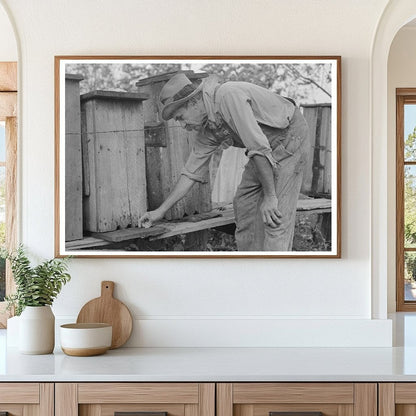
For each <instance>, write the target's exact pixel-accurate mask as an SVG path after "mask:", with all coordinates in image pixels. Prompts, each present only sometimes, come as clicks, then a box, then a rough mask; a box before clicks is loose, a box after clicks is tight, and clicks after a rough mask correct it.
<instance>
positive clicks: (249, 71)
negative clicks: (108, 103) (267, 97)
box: [66, 63, 332, 104]
mask: <svg viewBox="0 0 416 416" xmlns="http://www.w3.org/2000/svg"><path fill="white" fill-rule="evenodd" d="M190 69H192V70H194V71H195V72H207V73H208V74H216V75H218V76H219V78H220V79H221V80H222V81H246V82H252V83H254V84H257V85H260V86H262V87H265V88H268V89H271V90H272V91H275V92H276V93H278V94H282V95H284V96H287V97H291V98H293V99H295V100H296V101H298V103H302V104H307V103H309V104H312V103H316V102H328V101H329V100H330V99H331V82H332V74H331V65H330V64H325V63H317V64H308V63H290V64H289V63H285V64H283V63H282V64H276V63H271V64H268V63H262V64H253V63H250V64H236V63H223V64H218V63H215V64H212V63H207V64H203V63H202V64H189V63H185V64H170V63H169V64H152V63H149V64H133V63H120V64H118V63H113V64H68V65H67V66H66V72H68V73H75V74H81V75H83V76H84V80H83V81H82V82H81V84H80V85H81V93H85V92H88V91H92V90H100V89H101V90H119V91H136V90H137V87H136V83H137V82H138V81H139V80H141V79H144V78H148V77H150V76H155V75H159V74H163V73H167V72H176V71H180V70H190Z"/></svg>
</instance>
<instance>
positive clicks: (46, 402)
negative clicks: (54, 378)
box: [39, 383, 55, 416]
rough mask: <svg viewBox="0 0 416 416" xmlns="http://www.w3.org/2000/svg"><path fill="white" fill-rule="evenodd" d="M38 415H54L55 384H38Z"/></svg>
mask: <svg viewBox="0 0 416 416" xmlns="http://www.w3.org/2000/svg"><path fill="white" fill-rule="evenodd" d="M39 394H40V403H39V415H40V416H54V415H55V397H54V396H55V385H54V384H53V383H41V384H40V385H39Z"/></svg>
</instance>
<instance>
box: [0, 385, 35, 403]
mask: <svg viewBox="0 0 416 416" xmlns="http://www.w3.org/2000/svg"><path fill="white" fill-rule="evenodd" d="M0 403H22V404H23V403H24V404H38V403H39V384H38V383H0Z"/></svg>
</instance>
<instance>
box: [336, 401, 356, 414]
mask: <svg viewBox="0 0 416 416" xmlns="http://www.w3.org/2000/svg"><path fill="white" fill-rule="evenodd" d="M338 416H354V405H352V404H340V405H339V406H338Z"/></svg>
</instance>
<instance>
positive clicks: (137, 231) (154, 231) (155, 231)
mask: <svg viewBox="0 0 416 416" xmlns="http://www.w3.org/2000/svg"><path fill="white" fill-rule="evenodd" d="M166 231H167V228H166V227H163V226H159V225H156V226H154V227H151V228H126V229H124V230H117V231H110V232H108V233H92V236H93V237H95V238H97V239H102V240H105V241H109V242H112V243H119V242H121V241H126V240H133V239H136V238H148V237H154V236H157V235H160V234H163V233H165V232H166Z"/></svg>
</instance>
